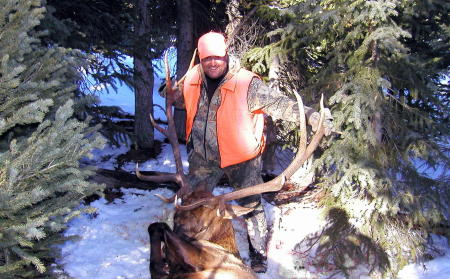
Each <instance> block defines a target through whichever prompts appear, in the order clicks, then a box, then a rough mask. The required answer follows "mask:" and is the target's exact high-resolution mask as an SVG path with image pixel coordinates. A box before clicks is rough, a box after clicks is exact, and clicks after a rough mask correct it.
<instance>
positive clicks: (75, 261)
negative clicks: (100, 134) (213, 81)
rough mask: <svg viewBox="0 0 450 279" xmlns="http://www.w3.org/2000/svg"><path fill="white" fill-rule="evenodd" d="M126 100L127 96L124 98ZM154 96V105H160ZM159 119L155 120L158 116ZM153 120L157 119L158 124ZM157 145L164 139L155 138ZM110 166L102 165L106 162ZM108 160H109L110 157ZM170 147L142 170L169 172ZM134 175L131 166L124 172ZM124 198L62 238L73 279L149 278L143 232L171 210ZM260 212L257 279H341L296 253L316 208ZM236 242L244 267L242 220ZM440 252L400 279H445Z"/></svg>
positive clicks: (447, 270)
mask: <svg viewBox="0 0 450 279" xmlns="http://www.w3.org/2000/svg"><path fill="white" fill-rule="evenodd" d="M125 96H126V95H125ZM107 98H108V104H111V103H114V93H113V94H111V95H109V96H107ZM117 98H119V100H120V101H118V103H119V102H120V105H121V106H123V107H125V110H127V109H126V107H127V106H126V105H124V104H123V102H124V101H125V102H128V103H130V104H134V100H133V96H132V95H128V97H126V98H123V94H122V95H117ZM158 98H159V97H158V96H156V102H160V101H161V100H159V99H158ZM157 117H158V116H157ZM157 117H156V118H157ZM156 137H157V139H160V140H162V135H161V134H159V133H157V134H156ZM126 151H127V149H126V148H125V147H122V148H114V147H111V146H107V147H105V148H104V149H103V150H96V151H95V152H94V154H95V158H97V159H98V165H99V166H100V167H102V168H108V169H114V167H115V166H116V162H115V158H117V156H118V155H119V154H122V153H125V152H126ZM182 152H183V161H184V167H185V168H186V169H187V168H188V163H187V161H186V152H185V150H184V149H182ZM106 155H108V158H109V159H108V160H103V161H102V160H100V159H101V158H106V157H105V156H106ZM111 155H112V156H111ZM172 158H173V157H172V155H171V147H170V145H163V148H162V152H161V154H160V155H159V156H158V158H157V159H154V160H150V161H148V162H146V163H144V164H142V165H141V168H142V169H143V170H150V169H151V170H158V171H168V172H173V171H174V169H175V167H174V162H173V159H172ZM123 169H125V170H128V171H130V172H132V171H133V170H134V164H132V163H130V164H128V165H125V166H123ZM229 190H230V189H228V188H217V189H216V190H215V194H218V193H222V192H226V191H229ZM121 192H123V194H124V195H123V196H122V197H120V198H116V199H115V200H113V201H112V202H109V201H107V200H105V199H104V198H101V199H99V200H96V201H94V202H93V203H91V206H93V207H95V208H97V212H96V213H95V214H84V215H82V216H80V217H79V218H77V219H74V220H72V221H71V223H70V227H69V229H68V230H67V231H66V232H65V234H66V235H67V236H79V239H78V240H73V241H68V242H66V243H65V244H63V245H62V246H61V249H62V258H61V260H60V261H59V263H60V264H62V265H63V266H64V270H65V272H66V273H68V274H69V275H70V276H71V277H73V278H75V279H134V278H136V279H148V278H150V274H149V253H150V252H149V250H150V249H149V248H150V247H149V237H148V234H147V227H148V225H149V224H150V223H152V222H156V221H166V222H168V223H170V220H171V216H172V213H173V207H172V205H170V204H166V203H164V202H162V201H161V200H160V199H159V198H157V197H155V195H154V194H160V195H163V196H170V195H171V194H172V192H171V191H170V190H168V189H158V190H154V191H144V190H139V189H125V188H122V189H121ZM264 208H265V211H266V216H267V219H268V223H269V228H270V233H271V237H270V241H269V243H268V271H267V272H266V273H264V274H259V278H261V279H278V278H280V279H281V278H298V279H300V278H335V279H337V278H344V276H343V275H342V274H336V270H323V271H320V270H319V269H317V268H315V267H313V266H312V265H309V264H308V261H307V259H305V258H304V257H305V256H304V255H303V254H301V253H298V251H297V250H296V249H295V246H296V244H298V243H299V242H300V241H301V240H302V239H304V238H305V236H307V235H309V234H312V233H315V232H317V231H319V230H320V229H321V228H323V225H324V224H325V221H324V219H323V217H322V215H321V211H320V209H318V208H316V206H315V205H314V204H308V203H307V204H296V205H293V204H288V205H283V206H273V205H271V204H269V203H267V202H264ZM234 225H235V227H236V232H237V233H236V238H237V240H238V243H239V247H240V251H241V256H242V258H243V259H244V261H246V262H247V263H248V245H247V240H246V228H245V222H244V221H243V220H242V219H237V220H235V221H234ZM436 240H437V241H438V245H437V246H438V247H437V248H438V249H440V250H441V252H442V253H445V255H443V256H439V257H437V258H435V259H433V260H431V261H428V262H425V263H420V264H410V265H408V266H406V267H405V268H403V269H402V270H401V272H400V273H399V276H398V278H402V279H430V278H433V279H444V278H445V279H448V278H450V253H449V252H450V248H449V246H448V243H447V241H446V240H445V239H443V238H437V237H436ZM363 271H364V269H361V272H360V273H358V272H356V273H355V274H353V275H352V278H368V277H367V274H366V273H364V272H363Z"/></svg>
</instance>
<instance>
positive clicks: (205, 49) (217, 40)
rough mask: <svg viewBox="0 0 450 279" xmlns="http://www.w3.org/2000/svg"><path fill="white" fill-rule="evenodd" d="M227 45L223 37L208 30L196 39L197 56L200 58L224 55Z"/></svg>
mask: <svg viewBox="0 0 450 279" xmlns="http://www.w3.org/2000/svg"><path fill="white" fill-rule="evenodd" d="M226 52H227V46H226V44H225V37H224V36H223V35H222V34H220V33H216V32H208V33H206V34H204V35H203V36H201V37H200V39H198V56H199V57H200V60H201V59H203V58H206V57H208V56H220V57H222V56H225V54H226Z"/></svg>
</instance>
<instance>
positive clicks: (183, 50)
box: [173, 0, 195, 141]
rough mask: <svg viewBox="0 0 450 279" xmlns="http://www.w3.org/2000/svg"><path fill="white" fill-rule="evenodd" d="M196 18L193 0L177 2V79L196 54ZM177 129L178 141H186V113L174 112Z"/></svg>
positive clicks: (178, 0)
mask: <svg viewBox="0 0 450 279" xmlns="http://www.w3.org/2000/svg"><path fill="white" fill-rule="evenodd" d="M193 22H194V18H193V11H192V3H191V0H177V31H178V34H177V79H180V78H181V77H182V76H183V75H184V74H185V73H186V71H187V70H188V68H189V63H190V61H191V57H192V53H193V52H194V48H195V47H194V35H193V32H194V31H193V27H194V23H193ZM173 117H174V120H175V128H176V132H177V135H178V139H179V140H181V141H184V140H185V134H186V111H185V110H181V109H175V110H174V115H173Z"/></svg>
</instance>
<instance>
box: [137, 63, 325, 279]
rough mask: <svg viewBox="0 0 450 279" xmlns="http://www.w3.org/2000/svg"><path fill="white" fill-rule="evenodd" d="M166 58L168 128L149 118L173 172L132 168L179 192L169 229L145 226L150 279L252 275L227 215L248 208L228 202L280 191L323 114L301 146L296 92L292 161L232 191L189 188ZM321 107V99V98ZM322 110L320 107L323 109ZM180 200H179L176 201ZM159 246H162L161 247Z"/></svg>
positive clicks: (302, 156)
mask: <svg viewBox="0 0 450 279" xmlns="http://www.w3.org/2000/svg"><path fill="white" fill-rule="evenodd" d="M169 77H170V73H169V70H168V66H167V56H166V88H167V92H166V116H167V120H168V128H167V129H163V128H161V127H160V126H158V125H157V124H156V123H155V121H153V118H151V121H152V123H153V125H154V127H156V128H157V129H158V130H159V131H161V132H162V133H163V134H164V135H165V136H166V137H167V138H168V139H169V142H170V144H171V145H172V148H173V150H174V156H175V162H176V169H177V173H176V174H171V175H164V176H144V175H142V174H141V173H140V172H139V170H138V168H136V174H137V176H138V177H139V178H140V179H142V180H147V181H154V182H163V181H174V182H177V183H178V184H179V185H180V190H179V191H178V192H177V194H176V195H174V196H173V197H171V198H167V199H166V198H163V197H161V198H162V199H164V200H165V201H167V202H175V215H174V228H173V230H172V229H171V228H170V227H169V226H168V225H167V224H165V223H153V224H151V225H150V226H149V227H148V232H149V235H150V245H151V250H150V272H151V276H152V279H163V278H164V279H166V278H167V279H169V278H187V279H218V278H242V279H246V278H257V276H256V274H255V273H254V272H253V271H252V269H251V268H250V267H248V266H246V265H245V264H244V263H243V262H242V260H241V259H240V257H239V252H238V249H237V245H236V240H235V234H234V229H233V226H232V223H231V219H232V218H234V217H237V216H242V215H244V214H247V213H249V212H251V211H252V210H253V209H252V208H245V207H241V206H237V205H230V204H228V203H227V201H231V200H235V199H240V198H243V197H247V196H251V195H257V194H262V193H266V192H274V191H279V190H280V189H281V188H282V187H283V184H284V182H285V180H286V179H289V178H290V177H291V176H292V175H293V173H294V172H295V171H296V170H297V169H298V168H299V167H300V166H301V165H302V164H303V163H304V162H305V161H306V160H307V159H308V158H309V156H311V154H312V153H313V151H314V150H315V149H316V148H317V146H318V145H319V142H320V140H321V139H322V137H323V135H324V129H323V127H322V119H323V114H322V115H321V120H320V122H319V127H320V128H319V129H317V131H316V133H315V135H314V136H313V138H312V139H311V141H310V144H309V145H308V146H307V145H306V121H305V114H304V112H303V104H302V101H301V98H300V97H299V96H298V94H296V97H297V100H298V102H299V111H300V129H301V139H300V146H299V149H298V152H297V155H296V157H295V158H294V160H293V161H292V163H291V164H290V165H289V166H288V167H287V168H286V170H285V171H283V172H282V173H281V174H280V175H279V176H278V177H276V178H275V179H273V180H271V181H269V182H266V183H263V184H259V185H254V186H251V187H247V188H244V189H241V190H237V191H234V192H231V193H227V194H224V195H220V196H213V195H212V194H211V193H210V192H208V191H206V190H205V189H206V187H205V185H197V186H196V187H194V188H193V187H191V185H189V184H188V180H187V178H186V176H185V174H184V173H183V168H182V164H181V155H180V152H179V146H178V140H177V136H176V133H175V125H174V123H173V117H172V110H171V109H170V108H171V106H172V104H173V102H174V94H175V93H174V90H173V89H172V86H171V82H170V78H169ZM321 107H323V105H322V101H321ZM322 111H323V109H322ZM179 199H181V200H182V202H181V204H179V203H178V201H179ZM163 244H164V246H163Z"/></svg>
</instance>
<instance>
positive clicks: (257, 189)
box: [177, 92, 325, 213]
mask: <svg viewBox="0 0 450 279" xmlns="http://www.w3.org/2000/svg"><path fill="white" fill-rule="evenodd" d="M294 94H295V97H296V98H297V102H298V106H299V113H300V133H301V135H300V142H299V149H298V152H297V155H296V156H295V158H294V160H293V161H292V162H291V164H290V165H289V166H288V167H287V168H286V169H285V170H284V171H283V172H282V173H281V174H280V175H278V176H277V177H275V178H274V179H272V180H271V181H268V182H266V183H262V184H258V185H254V186H250V187H247V188H243V189H240V190H237V191H233V192H230V193H227V194H223V195H220V196H215V197H211V198H205V199H201V200H198V201H196V202H194V203H192V204H188V205H178V206H177V208H178V209H179V210H192V209H194V208H197V207H199V206H202V205H211V206H212V205H214V204H218V205H219V208H218V213H219V212H220V213H222V212H223V210H224V208H225V202H226V201H231V200H236V199H240V198H244V197H248V196H252V195H257V194H262V193H266V192H276V191H279V190H281V188H283V185H284V182H285V181H286V180H287V179H289V178H290V177H291V176H292V175H293V174H294V173H295V172H296V171H297V169H298V168H300V167H301V166H302V165H303V163H305V161H306V160H307V159H308V158H309V157H310V156H311V155H312V153H313V152H314V150H316V148H317V147H318V146H319V143H320V140H321V139H322V137H323V136H324V134H325V129H324V127H323V119H324V107H323V95H322V97H321V100H320V109H321V112H320V120H319V125H318V129H317V131H316V133H315V134H314V136H313V138H312V139H311V142H310V144H309V145H308V146H306V120H305V112H304V108H303V102H302V99H301V97H300V95H299V94H298V93H297V92H294Z"/></svg>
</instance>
